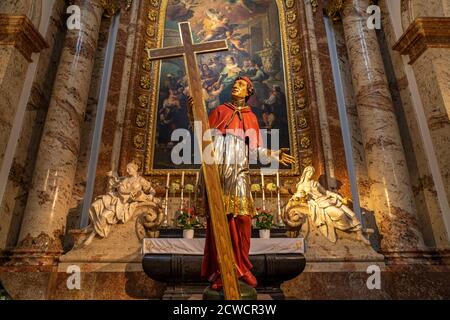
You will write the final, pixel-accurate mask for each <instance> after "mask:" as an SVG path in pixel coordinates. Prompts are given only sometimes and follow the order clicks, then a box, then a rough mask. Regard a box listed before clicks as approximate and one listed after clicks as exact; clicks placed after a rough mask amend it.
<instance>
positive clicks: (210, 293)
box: [203, 281, 258, 300]
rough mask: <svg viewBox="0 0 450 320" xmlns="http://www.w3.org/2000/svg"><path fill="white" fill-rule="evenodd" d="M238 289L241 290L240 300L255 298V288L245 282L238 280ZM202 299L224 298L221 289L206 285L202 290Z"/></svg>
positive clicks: (256, 294) (256, 295)
mask: <svg viewBox="0 0 450 320" xmlns="http://www.w3.org/2000/svg"><path fill="white" fill-rule="evenodd" d="M239 290H240V292H241V300H257V297H258V293H257V292H256V289H255V288H252V287H250V286H249V285H247V284H246V283H243V282H242V281H239ZM203 300H225V296H224V293H223V289H222V290H220V291H217V290H213V289H211V287H210V286H208V287H207V288H206V289H205V291H204V292H203Z"/></svg>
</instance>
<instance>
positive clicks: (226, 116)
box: [190, 77, 295, 290]
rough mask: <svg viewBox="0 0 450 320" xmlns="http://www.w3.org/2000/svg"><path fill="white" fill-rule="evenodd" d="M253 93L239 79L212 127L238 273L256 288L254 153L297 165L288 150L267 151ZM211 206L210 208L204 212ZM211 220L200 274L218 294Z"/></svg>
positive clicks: (213, 115) (244, 79) (219, 283)
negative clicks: (250, 101)
mask: <svg viewBox="0 0 450 320" xmlns="http://www.w3.org/2000/svg"><path fill="white" fill-rule="evenodd" d="M253 94H254V88H253V84H252V82H251V80H250V79H249V78H247V77H238V78H237V79H236V80H235V82H234V84H233V86H232V90H231V95H232V101H231V102H230V103H225V104H222V105H220V106H218V107H217V108H216V109H214V110H213V111H212V112H211V114H210V115H209V125H210V127H211V129H213V130H214V131H216V132H215V134H214V135H213V138H214V150H215V154H214V156H215V157H216V158H215V162H216V163H217V165H218V169H219V175H220V178H221V183H222V190H223V192H224V195H223V201H224V208H225V212H226V213H227V217H228V224H229V230H230V235H231V242H232V247H233V251H234V257H235V263H236V269H237V274H238V277H239V278H240V280H242V281H243V282H245V283H247V284H248V285H250V286H252V287H256V285H257V281H256V278H255V277H254V276H253V274H252V273H251V271H250V270H251V269H252V265H251V263H250V260H249V251H250V238H251V228H252V227H251V220H252V217H253V216H254V215H255V214H256V209H255V207H254V204H253V199H252V194H251V183H250V170H249V158H250V155H251V154H255V153H257V154H259V155H263V156H264V157H265V158H266V159H273V160H276V161H278V162H280V163H282V164H284V165H289V164H292V163H294V162H295V159H294V157H292V156H290V155H289V154H287V153H286V151H287V149H281V150H278V151H271V150H267V149H265V148H263V146H262V138H261V136H260V132H259V126H258V120H257V117H256V115H255V114H254V113H253V112H252V110H251V108H250V107H249V106H248V105H247V101H248V99H249V98H250V97H251V96H252V95H253ZM190 103H192V99H190ZM207 207H208V206H207V205H206V206H205V208H207ZM209 219H210V218H209V217H208V218H207V231H206V244H205V254H204V258H203V264H202V276H203V277H204V278H206V279H208V280H209V281H210V282H211V283H212V284H211V288H212V289H213V290H220V289H221V288H222V286H223V285H222V280H221V276H220V271H219V265H218V263H217V251H216V247H215V244H214V243H215V242H214V234H213V233H212V229H211V224H210V221H209Z"/></svg>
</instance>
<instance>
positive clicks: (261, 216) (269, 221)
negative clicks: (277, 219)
mask: <svg viewBox="0 0 450 320" xmlns="http://www.w3.org/2000/svg"><path fill="white" fill-rule="evenodd" d="M272 226H273V215H272V214H271V213H270V212H269V211H266V210H258V214H257V215H256V227H257V228H258V229H261V230H265V229H271V228H272Z"/></svg>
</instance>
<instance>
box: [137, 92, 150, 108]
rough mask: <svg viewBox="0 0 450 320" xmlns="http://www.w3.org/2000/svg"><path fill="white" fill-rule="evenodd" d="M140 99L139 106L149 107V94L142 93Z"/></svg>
mask: <svg viewBox="0 0 450 320" xmlns="http://www.w3.org/2000/svg"><path fill="white" fill-rule="evenodd" d="M138 101H139V106H140V107H141V108H147V105H148V96H147V95H145V94H141V95H140V96H139V97H138Z"/></svg>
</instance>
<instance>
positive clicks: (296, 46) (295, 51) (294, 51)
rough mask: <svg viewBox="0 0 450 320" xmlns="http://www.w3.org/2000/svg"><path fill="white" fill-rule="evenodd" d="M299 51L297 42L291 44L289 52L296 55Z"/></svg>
mask: <svg viewBox="0 0 450 320" xmlns="http://www.w3.org/2000/svg"><path fill="white" fill-rule="evenodd" d="M299 53H300V46H299V45H298V44H295V45H293V46H291V54H292V55H293V56H296V55H298V54H299Z"/></svg>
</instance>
